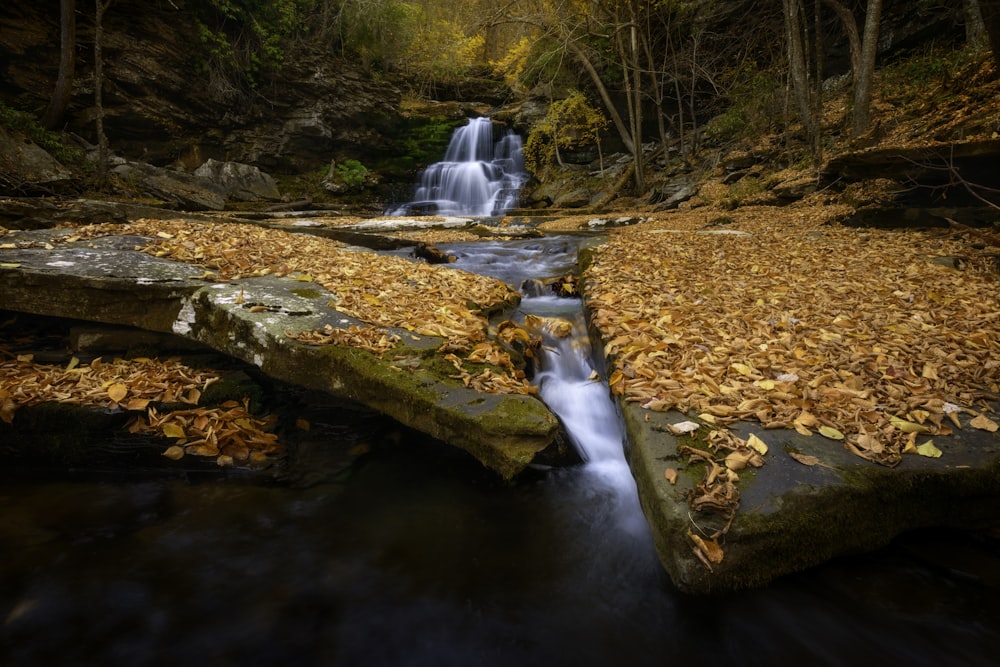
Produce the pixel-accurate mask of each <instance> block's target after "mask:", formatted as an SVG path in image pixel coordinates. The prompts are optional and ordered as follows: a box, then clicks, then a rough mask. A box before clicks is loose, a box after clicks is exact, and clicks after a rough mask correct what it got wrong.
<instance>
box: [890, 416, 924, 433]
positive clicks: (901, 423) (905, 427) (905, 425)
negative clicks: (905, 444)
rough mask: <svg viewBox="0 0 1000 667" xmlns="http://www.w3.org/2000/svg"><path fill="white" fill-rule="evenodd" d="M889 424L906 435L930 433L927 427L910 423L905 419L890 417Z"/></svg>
mask: <svg viewBox="0 0 1000 667" xmlns="http://www.w3.org/2000/svg"><path fill="white" fill-rule="evenodd" d="M889 423H890V424H892V425H893V426H894V427H896V428H897V429H899V430H900V431H902V432H904V433H927V432H929V431H930V429H929V428H927V427H926V426H923V425H921V424H916V423H914V422H908V421H906V420H905V419H900V418H899V417H896V416H895V415H893V416H892V417H889Z"/></svg>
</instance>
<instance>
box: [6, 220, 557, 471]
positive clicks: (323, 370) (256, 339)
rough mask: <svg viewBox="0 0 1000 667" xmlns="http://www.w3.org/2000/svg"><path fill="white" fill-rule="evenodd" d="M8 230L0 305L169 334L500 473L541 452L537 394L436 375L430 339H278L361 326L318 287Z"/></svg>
mask: <svg viewBox="0 0 1000 667" xmlns="http://www.w3.org/2000/svg"><path fill="white" fill-rule="evenodd" d="M54 233H59V232H56V231H54V230H41V231H38V232H20V233H18V234H17V235H16V237H15V236H7V237H5V242H8V241H12V240H14V239H15V238H16V240H17V243H7V245H15V246H26V245H28V243H26V242H32V241H34V243H31V244H30V245H32V247H14V248H5V249H0V308H2V309H6V310H13V311H20V312H26V313H34V314H39V315H50V316H55V317H65V318H72V319H78V320H87V321H93V322H103V323H107V324H124V325H129V326H133V327H137V328H140V329H145V330H149V331H160V332H168V333H174V334H177V335H180V336H183V337H185V338H189V339H191V340H194V341H197V342H200V343H204V344H207V345H208V346H210V347H212V348H214V349H215V350H218V351H219V352H222V353H224V354H227V355H230V356H232V357H235V358H238V359H241V360H243V361H246V362H249V363H252V364H254V365H256V366H257V367H259V368H260V369H261V370H262V371H263V372H264V373H266V374H267V375H269V376H271V377H274V378H276V379H279V380H282V381H285V382H289V383H291V384H296V385H300V386H303V387H306V388H310V389H316V390H319V391H324V392H328V393H329V394H331V395H334V396H337V397H341V398H347V399H351V400H354V401H358V402H360V403H362V404H364V405H367V406H369V407H371V408H373V409H375V410H378V411H380V412H382V413H384V414H386V415H388V416H390V417H392V418H393V419H395V420H397V421H399V422H401V423H403V424H405V425H407V426H410V427H412V428H415V429H418V430H420V431H423V432H425V433H428V434H430V435H431V436H433V437H435V438H438V439H440V440H442V441H444V442H446V443H448V444H450V445H453V446H455V447H459V448H461V449H464V450H466V451H468V452H469V453H471V454H472V455H473V456H475V457H476V458H477V459H479V460H480V461H481V462H482V463H483V464H484V465H486V466H487V467H489V468H491V469H493V470H495V471H496V472H497V473H499V474H500V475H502V476H503V477H504V478H508V479H509V478H511V477H513V476H514V475H516V474H517V473H519V472H521V471H522V470H523V469H524V468H525V467H527V466H528V465H529V464H530V463H531V462H532V460H533V459H534V458H535V455H536V454H538V453H539V452H541V451H542V450H543V449H545V448H546V447H548V446H549V445H550V444H551V443H552V442H553V441H554V439H555V436H556V433H557V432H558V428H559V426H558V421H557V420H556V418H555V417H554V416H553V415H552V413H551V412H549V410H548V409H547V408H546V407H545V406H544V404H543V403H542V402H541V401H539V400H538V399H536V398H534V397H531V396H525V395H499V394H487V393H482V392H478V391H475V390H473V389H469V388H466V387H465V386H464V385H463V384H462V383H460V382H459V381H457V380H453V379H451V378H449V377H448V373H449V372H453V369H452V367H451V365H450V364H448V362H446V361H442V360H441V359H440V357H439V355H437V354H436V353H435V350H436V349H437V348H438V347H439V346H440V345H441V344H442V343H443V340H442V339H440V338H436V337H432V336H415V335H413V334H411V333H409V332H408V331H405V330H392V333H394V334H396V335H398V336H399V337H400V339H401V342H400V343H399V345H398V346H397V348H396V349H394V350H393V351H391V352H390V353H388V354H386V355H385V356H384V358H380V357H379V356H377V355H375V354H373V353H371V352H369V351H367V350H364V349H360V348H354V347H348V346H341V345H334V344H325V345H306V344H303V343H300V342H298V341H296V340H293V339H292V338H290V337H289V336H288V334H295V333H298V332H304V331H313V330H322V329H323V328H324V327H325V326H327V325H329V326H331V327H334V328H347V327H349V326H351V325H360V324H362V323H361V322H359V321H358V320H355V319H353V318H351V317H349V316H347V315H344V314H342V313H340V312H338V311H336V310H334V309H332V308H330V307H329V301H330V294H329V293H328V292H326V291H325V290H323V289H322V288H320V287H318V286H316V285H314V284H312V283H303V282H299V281H296V280H294V279H292V278H279V277H274V276H264V277H258V278H248V279H242V280H236V281H232V282H225V283H206V282H205V281H204V280H202V279H201V278H200V276H201V275H202V274H203V270H202V269H200V268H198V267H195V266H192V265H188V264H184V263H181V262H175V261H171V260H166V259H159V258H156V257H152V256H150V255H148V254H145V253H142V252H139V251H136V250H134V248H135V246H136V245H137V244H138V243H139V242H140V240H139V239H138V238H137V237H120V236H110V237H103V238H99V239H94V240H88V241H78V242H74V243H69V242H60V243H57V244H52V243H49V240H50V239H51V238H52V236H53V234H54Z"/></svg>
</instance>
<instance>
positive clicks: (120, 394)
mask: <svg viewBox="0 0 1000 667" xmlns="http://www.w3.org/2000/svg"><path fill="white" fill-rule="evenodd" d="M126 396H128V387H127V386H125V384H124V383H122V382H116V383H114V384H113V385H111V386H110V387H108V398H110V399H111V400H112V401H114V402H115V403H121V402H122V400H124V398H125V397H126Z"/></svg>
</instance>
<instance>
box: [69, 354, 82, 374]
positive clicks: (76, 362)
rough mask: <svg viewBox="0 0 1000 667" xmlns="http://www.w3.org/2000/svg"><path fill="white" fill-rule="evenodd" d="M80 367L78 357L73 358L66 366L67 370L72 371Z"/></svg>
mask: <svg viewBox="0 0 1000 667" xmlns="http://www.w3.org/2000/svg"><path fill="white" fill-rule="evenodd" d="M79 365H80V360H79V359H78V358H76V357H73V358H72V359H70V360H69V363H68V364H66V370H68V371H71V370H73V369H74V368H76V367H77V366H79Z"/></svg>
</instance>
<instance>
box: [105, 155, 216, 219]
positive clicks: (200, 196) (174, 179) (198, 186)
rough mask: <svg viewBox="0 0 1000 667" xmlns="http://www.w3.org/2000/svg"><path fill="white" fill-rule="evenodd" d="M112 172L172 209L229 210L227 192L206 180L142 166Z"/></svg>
mask: <svg viewBox="0 0 1000 667" xmlns="http://www.w3.org/2000/svg"><path fill="white" fill-rule="evenodd" d="M112 171H113V172H114V173H115V174H117V175H118V176H120V177H121V178H123V179H125V180H127V181H130V182H131V183H134V184H135V186H136V187H137V188H138V189H139V190H140V191H141V192H142V193H143V194H144V195H146V196H147V197H152V198H154V199H159V200H162V201H163V202H165V203H166V204H167V205H169V206H171V207H172V208H177V209H180V210H185V211H203V210H210V211H221V210H223V209H224V208H225V207H226V197H225V190H223V188H222V187H220V186H218V185H216V184H214V183H213V182H212V181H210V180H209V179H207V178H202V177H200V176H196V175H193V174H188V173H186V172H183V171H178V170H176V169H165V168H162V167H154V166H153V165H151V164H145V163H143V162H123V163H122V164H119V165H118V166H116V167H114V168H113V169H112Z"/></svg>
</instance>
